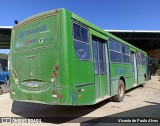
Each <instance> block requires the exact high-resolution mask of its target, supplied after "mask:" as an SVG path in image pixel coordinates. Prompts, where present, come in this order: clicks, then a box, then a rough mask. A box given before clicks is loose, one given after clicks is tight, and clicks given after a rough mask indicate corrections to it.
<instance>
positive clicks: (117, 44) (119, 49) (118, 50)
mask: <svg viewBox="0 0 160 126" xmlns="http://www.w3.org/2000/svg"><path fill="white" fill-rule="evenodd" d="M115 45H116V51H117V52H121V46H120V44H119V43H117V42H116V43H115Z"/></svg>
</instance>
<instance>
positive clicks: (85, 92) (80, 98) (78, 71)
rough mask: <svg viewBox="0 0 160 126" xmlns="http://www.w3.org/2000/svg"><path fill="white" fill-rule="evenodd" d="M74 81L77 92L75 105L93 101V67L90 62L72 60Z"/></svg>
mask: <svg viewBox="0 0 160 126" xmlns="http://www.w3.org/2000/svg"><path fill="white" fill-rule="evenodd" d="M74 64H75V65H74V76H73V78H74V79H75V80H74V83H75V85H76V92H77V105H90V104H93V103H94V100H95V95H94V94H95V93H94V83H93V80H94V76H93V73H94V71H93V70H94V68H93V63H92V62H86V61H80V62H77V61H75V62H74Z"/></svg>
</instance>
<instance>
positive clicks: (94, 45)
mask: <svg viewBox="0 0 160 126" xmlns="http://www.w3.org/2000/svg"><path fill="white" fill-rule="evenodd" d="M93 50H94V51H93V58H94V73H95V74H98V51H97V42H96V41H94V40H93Z"/></svg>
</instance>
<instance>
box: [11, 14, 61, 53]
mask: <svg viewBox="0 0 160 126" xmlns="http://www.w3.org/2000/svg"><path fill="white" fill-rule="evenodd" d="M57 28H58V26H57V16H56V14H53V13H52V14H48V15H45V16H44V15H42V16H39V17H35V18H32V19H30V20H26V21H24V22H22V23H20V24H18V25H17V26H16V27H15V28H14V34H13V41H14V42H13V46H14V50H15V52H21V51H29V50H33V49H42V48H46V47H49V46H53V43H54V41H55V39H56V35H57Z"/></svg>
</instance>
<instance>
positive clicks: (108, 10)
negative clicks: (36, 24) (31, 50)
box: [0, 0, 160, 52]
mask: <svg viewBox="0 0 160 126" xmlns="http://www.w3.org/2000/svg"><path fill="white" fill-rule="evenodd" d="M0 6H1V7H0V26H14V25H15V24H14V21H15V20H18V21H19V22H21V21H22V20H24V19H26V18H28V17H30V16H33V15H35V14H38V13H41V12H44V11H48V10H54V9H57V8H66V9H68V10H70V11H71V12H73V13H75V14H77V15H79V16H81V17H82V18H84V19H86V20H88V21H89V22H91V23H93V24H95V25H97V26H99V27H100V28H102V29H108V30H160V0H0ZM0 52H5V51H4V50H0Z"/></svg>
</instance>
